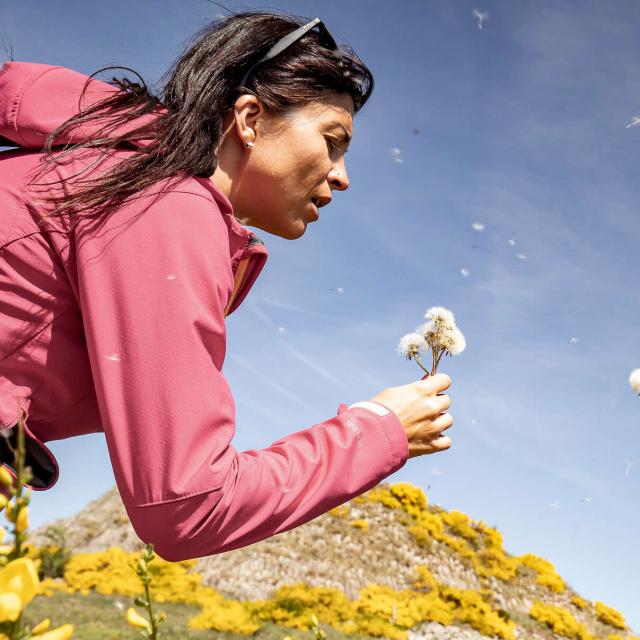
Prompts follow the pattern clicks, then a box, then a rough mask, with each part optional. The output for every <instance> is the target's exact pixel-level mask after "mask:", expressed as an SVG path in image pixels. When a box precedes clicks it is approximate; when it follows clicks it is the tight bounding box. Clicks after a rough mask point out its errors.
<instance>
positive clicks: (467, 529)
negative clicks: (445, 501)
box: [440, 510, 479, 544]
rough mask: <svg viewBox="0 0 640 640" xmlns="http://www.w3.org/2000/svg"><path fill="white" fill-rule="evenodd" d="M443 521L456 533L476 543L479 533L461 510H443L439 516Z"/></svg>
mask: <svg viewBox="0 0 640 640" xmlns="http://www.w3.org/2000/svg"><path fill="white" fill-rule="evenodd" d="M440 517H441V518H442V520H443V522H444V523H445V524H446V525H447V526H448V527H449V528H450V529H451V530H452V531H453V532H454V533H455V534H457V535H459V536H462V537H463V538H465V539H466V540H469V541H470V542H473V543H476V544H477V543H478V538H479V534H478V532H477V531H476V530H475V529H474V528H473V527H472V526H471V522H470V519H469V516H468V515H467V514H466V513H462V511H455V510H454V511H450V512H446V511H445V512H444V513H442V515H441V516H440Z"/></svg>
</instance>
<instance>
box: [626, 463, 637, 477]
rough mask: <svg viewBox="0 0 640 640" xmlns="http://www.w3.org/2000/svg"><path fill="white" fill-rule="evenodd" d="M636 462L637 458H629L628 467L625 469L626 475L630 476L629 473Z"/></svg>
mask: <svg viewBox="0 0 640 640" xmlns="http://www.w3.org/2000/svg"><path fill="white" fill-rule="evenodd" d="M635 463H636V461H635V460H627V462H626V465H627V468H626V469H625V470H624V477H625V478H628V477H629V473H630V472H631V467H633V465H634V464H635Z"/></svg>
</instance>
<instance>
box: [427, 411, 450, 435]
mask: <svg viewBox="0 0 640 640" xmlns="http://www.w3.org/2000/svg"><path fill="white" fill-rule="evenodd" d="M431 424H432V425H433V427H434V428H435V429H436V430H437V431H444V430H445V429H448V428H449V427H451V426H452V425H453V416H452V415H451V414H450V413H442V414H441V415H439V416H438V417H437V418H436V419H435V420H433V421H432V422H431Z"/></svg>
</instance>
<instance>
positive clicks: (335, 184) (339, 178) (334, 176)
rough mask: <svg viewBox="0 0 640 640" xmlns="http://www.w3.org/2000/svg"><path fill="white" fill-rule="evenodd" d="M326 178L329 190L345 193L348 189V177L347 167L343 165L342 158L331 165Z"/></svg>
mask: <svg viewBox="0 0 640 640" xmlns="http://www.w3.org/2000/svg"><path fill="white" fill-rule="evenodd" d="M327 177H328V180H329V184H330V185H331V189H337V190H338V191H345V190H346V189H348V188H349V176H347V167H346V165H345V163H344V158H343V159H341V160H340V162H337V163H336V164H334V165H333V167H332V168H331V171H330V172H329V175H328V176H327Z"/></svg>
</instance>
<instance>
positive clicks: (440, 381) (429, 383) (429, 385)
mask: <svg viewBox="0 0 640 640" xmlns="http://www.w3.org/2000/svg"><path fill="white" fill-rule="evenodd" d="M418 384H419V385H420V386H421V387H422V388H423V389H424V390H425V391H426V392H427V393H430V394H434V395H435V394H437V393H439V392H440V391H444V390H445V389H448V388H449V387H450V386H451V378H450V377H449V376H448V375H447V374H446V373H436V374H435V375H433V376H428V377H427V378H422V380H418Z"/></svg>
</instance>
